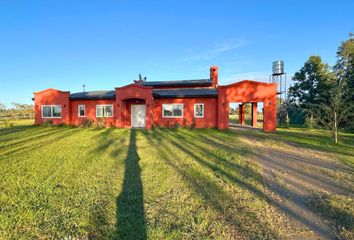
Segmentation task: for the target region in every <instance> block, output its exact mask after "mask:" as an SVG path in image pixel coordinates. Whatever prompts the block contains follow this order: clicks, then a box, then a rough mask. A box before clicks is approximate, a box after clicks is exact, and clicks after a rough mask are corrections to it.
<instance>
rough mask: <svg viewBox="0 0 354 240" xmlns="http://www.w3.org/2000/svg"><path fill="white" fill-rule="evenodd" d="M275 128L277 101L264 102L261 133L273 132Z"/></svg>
mask: <svg viewBox="0 0 354 240" xmlns="http://www.w3.org/2000/svg"><path fill="white" fill-rule="evenodd" d="M276 128H277V99H276V96H275V97H274V99H271V100H266V101H264V112H263V131H265V132H273V131H275V130H276Z"/></svg>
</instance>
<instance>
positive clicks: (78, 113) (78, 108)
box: [77, 104, 86, 117]
mask: <svg viewBox="0 0 354 240" xmlns="http://www.w3.org/2000/svg"><path fill="white" fill-rule="evenodd" d="M81 106H83V107H84V115H83V116H81V115H80V107H81ZM77 116H78V117H85V116H86V105H85V104H79V105H77Z"/></svg>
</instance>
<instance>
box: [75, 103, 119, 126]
mask: <svg viewBox="0 0 354 240" xmlns="http://www.w3.org/2000/svg"><path fill="white" fill-rule="evenodd" d="M98 104H112V105H113V116H112V117H104V118H102V119H104V120H105V122H106V126H107V127H109V126H111V125H113V126H114V125H115V117H114V114H115V111H116V107H115V100H71V101H70V106H71V107H70V110H71V111H70V116H71V121H70V122H71V124H73V125H76V126H78V125H80V124H81V123H82V122H83V121H84V120H85V119H90V120H93V121H97V117H96V105H98ZM78 105H85V117H79V115H78Z"/></svg>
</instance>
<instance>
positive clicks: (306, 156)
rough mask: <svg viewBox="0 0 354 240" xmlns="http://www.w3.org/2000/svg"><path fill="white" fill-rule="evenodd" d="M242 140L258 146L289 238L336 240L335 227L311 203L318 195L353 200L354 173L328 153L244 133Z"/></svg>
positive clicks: (265, 177) (257, 152)
mask: <svg viewBox="0 0 354 240" xmlns="http://www.w3.org/2000/svg"><path fill="white" fill-rule="evenodd" d="M237 130H238V131H239V130H240V129H237ZM241 140H242V141H244V142H247V143H248V144H251V145H252V146H255V148H254V149H255V155H256V157H255V160H256V161H258V162H259V163H260V165H261V166H262V169H263V180H264V183H265V186H266V188H267V192H268V195H269V196H270V199H271V201H273V204H274V205H276V206H277V207H278V209H279V210H280V211H281V212H282V213H283V214H284V216H285V219H286V224H287V225H288V226H287V229H288V230H289V231H287V238H288V239H335V238H336V236H335V234H334V232H335V231H334V229H333V226H331V224H330V223H329V222H328V221H326V219H324V218H323V217H322V216H321V215H320V214H318V213H316V212H315V211H314V210H313V209H311V207H310V206H311V205H310V204H309V201H310V199H311V198H312V197H313V196H314V194H318V193H327V194H328V193H329V194H341V195H351V196H353V195H354V183H353V173H352V172H351V171H352V170H351V169H350V168H349V167H348V166H346V165H344V164H341V163H338V161H334V160H333V157H331V155H328V154H327V153H323V152H320V151H314V150H309V149H307V148H303V147H300V146H297V145H296V144H293V143H289V142H281V143H280V142H276V141H274V142H273V143H272V144H269V139H266V136H262V135H261V134H260V135H256V134H255V135H254V134H242V133H241ZM265 140H267V141H265ZM265 143H267V144H265Z"/></svg>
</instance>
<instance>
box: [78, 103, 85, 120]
mask: <svg viewBox="0 0 354 240" xmlns="http://www.w3.org/2000/svg"><path fill="white" fill-rule="evenodd" d="M77 111H78V115H79V117H85V105H79V106H78V107H77Z"/></svg>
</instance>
